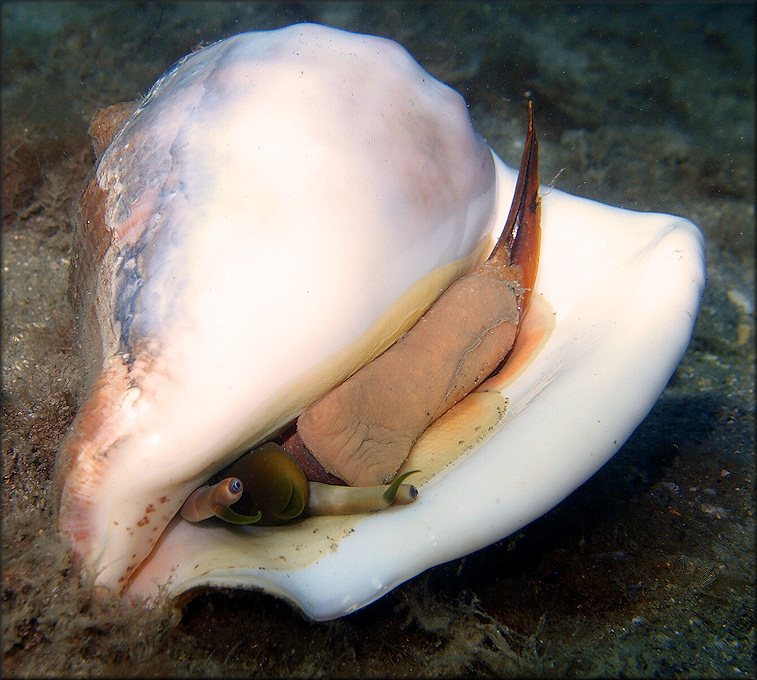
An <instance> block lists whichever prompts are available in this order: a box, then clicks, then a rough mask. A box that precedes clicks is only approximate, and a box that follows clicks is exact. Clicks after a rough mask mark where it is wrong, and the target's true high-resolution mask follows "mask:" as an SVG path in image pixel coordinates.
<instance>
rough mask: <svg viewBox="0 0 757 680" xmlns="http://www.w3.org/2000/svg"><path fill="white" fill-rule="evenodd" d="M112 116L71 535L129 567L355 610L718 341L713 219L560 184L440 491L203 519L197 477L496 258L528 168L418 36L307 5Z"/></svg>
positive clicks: (603, 449)
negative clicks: (402, 500) (712, 336)
mask: <svg viewBox="0 0 757 680" xmlns="http://www.w3.org/2000/svg"><path fill="white" fill-rule="evenodd" d="M92 133H93V138H94V140H95V146H96V150H97V151H98V162H97V164H96V167H95V169H94V171H93V175H92V178H91V182H90V184H89V186H88V188H87V189H86V192H85V194H84V196H83V198H82V203H81V215H80V224H79V227H78V232H77V234H76V239H75V244H74V258H73V264H74V267H73V276H72V291H73V294H74V298H75V302H76V304H77V308H78V310H79V315H80V320H81V323H82V345H83V349H84V351H85V352H86V355H87V358H88V361H89V366H90V382H89V385H90V387H89V393H88V397H87V399H86V401H85V403H84V405H83V406H82V408H81V410H80V412H79V413H78V415H77V417H76V419H75V421H74V423H73V425H72V428H71V431H70V432H69V434H68V435H67V437H66V439H65V441H64V443H63V445H62V447H61V450H60V452H59V457H58V464H57V467H56V483H57V490H58V494H59V525H60V528H61V531H62V532H63V534H64V535H66V536H67V537H68V539H69V540H70V541H71V543H72V545H73V549H74V551H75V552H76V554H77V555H78V556H79V558H80V560H81V562H82V564H83V566H84V567H85V568H87V569H90V570H92V571H93V572H94V573H95V574H96V582H97V583H98V584H101V585H103V586H106V587H108V588H111V589H113V590H116V591H119V592H123V593H128V594H130V595H134V596H138V597H155V596H156V595H158V594H159V593H160V592H161V591H163V592H167V593H168V594H169V595H172V596H174V595H177V594H180V593H183V592H186V591H188V590H190V589H193V588H197V587H205V586H229V587H256V588H262V589H264V590H266V591H267V592H270V593H273V594H276V595H279V596H282V597H285V598H287V599H288V600H290V601H292V602H293V603H295V604H296V605H297V606H299V607H300V608H301V609H303V611H305V612H306V613H307V614H308V615H309V616H311V617H313V618H317V619H327V618H333V617H336V616H341V615H343V614H345V613H348V612H350V611H354V610H355V609H357V608H359V607H362V606H364V605H366V604H367V603H369V602H371V601H373V600H375V599H376V598H378V597H380V596H381V595H383V594H385V593H386V592H388V591H389V590H390V589H392V588H393V587H395V586H397V585H398V584H399V583H402V582H403V581H405V580H407V579H409V578H411V577H412V576H414V575H415V574H418V573H419V572H421V571H423V570H424V569H426V568H428V567H430V566H433V565H435V564H440V563H441V562H444V561H447V560H450V559H453V558H455V557H459V556H461V555H464V554H466V553H468V552H471V551H474V550H477V549H479V548H481V547H483V546H486V545H488V544H490V543H492V542H494V541H496V540H499V539H500V538H503V537H505V536H507V535H509V534H510V533H512V532H513V531H516V530H517V529H519V528H520V527H522V526H524V525H525V524H527V523H528V522H530V521H532V520H533V519H535V518H536V517H538V516H539V515H540V514H542V513H544V512H546V511H547V510H549V509H550V508H552V507H553V506H554V505H556V504H557V503H559V502H560V501H561V500H562V499H563V498H565V497H566V496H567V495H568V494H569V493H571V492H572V491H573V490H575V489H576V488H577V487H578V486H579V485H580V484H582V483H583V482H584V481H586V479H588V478H589V477H590V476H591V475H592V474H594V473H595V472H596V471H597V470H598V469H599V467H601V466H602V465H603V464H604V463H605V462H606V461H607V460H608V459H609V458H610V457H611V456H612V455H613V454H614V453H615V452H616V451H617V450H618V449H619V448H620V446H622V444H623V442H624V441H625V440H626V438H627V437H628V436H629V435H630V434H631V432H632V431H633V429H634V428H635V427H636V426H637V425H638V424H639V422H641V420H642V419H643V418H644V417H645V415H646V414H647V413H648V411H649V409H650V408H651V407H652V405H653V404H654V402H655V401H656V400H657V398H658V396H659V395H660V393H661V392H662V390H663V388H664V386H665V384H666V382H667V381H668V379H669V378H670V376H671V374H672V372H673V371H674V370H675V367H676V365H677V363H678V361H679V360H680V357H681V355H682V354H683V352H684V350H685V349H686V346H687V345H688V342H689V339H690V337H691V330H692V327H693V323H694V319H695V317H696V312H697V309H698V305H699V300H700V297H701V293H702V288H703V285H704V250H703V239H702V236H701V233H700V232H699V230H698V229H697V228H696V226H695V225H693V224H692V223H691V222H689V221H687V220H684V219H682V218H677V217H673V216H670V215H662V214H643V213H636V212H631V211H626V210H620V209H617V208H612V207H610V206H606V205H602V204H600V203H596V202H593V201H589V200H585V199H580V198H576V197H573V196H569V195H567V194H564V193H562V192H560V191H558V190H554V189H550V190H546V191H545V190H544V189H543V188H542V191H541V192H540V193H541V197H542V199H541V211H542V236H541V245H540V248H539V257H540V261H539V269H538V276H537V278H536V280H535V282H534V284H533V290H532V293H531V301H530V305H529V308H528V311H527V312H526V313H525V316H524V317H523V318H522V319H521V325H520V329H519V331H518V338H517V341H516V342H515V346H514V347H513V350H512V352H511V354H510V356H509V358H508V361H507V363H506V364H505V365H504V367H503V368H502V370H501V371H499V372H498V373H497V374H496V375H494V376H493V377H490V378H488V379H486V380H484V381H483V384H481V385H480V386H479V387H478V388H477V389H476V390H475V391H473V392H472V393H471V394H469V395H468V396H467V397H466V398H465V399H463V400H462V401H460V402H459V403H458V404H456V405H455V406H453V407H452V408H451V409H449V410H448V411H447V412H446V413H445V414H444V415H442V416H441V417H440V418H439V419H438V420H437V421H436V422H434V423H433V424H432V425H431V426H430V427H429V428H428V429H427V430H426V431H425V432H424V433H423V435H422V436H421V437H420V439H419V440H418V441H417V442H416V443H415V445H414V446H413V448H412V450H411V452H410V455H409V457H408V459H407V460H406V461H405V463H404V464H403V465H402V466H401V467H400V469H399V471H398V473H397V474H398V475H400V476H401V475H404V474H406V473H407V472H409V471H411V470H420V472H418V473H416V474H415V475H413V477H412V478H411V479H412V480H413V482H414V484H416V485H417V486H418V488H419V498H418V500H417V501H415V502H414V503H411V504H409V505H406V506H405V507H401V508H390V509H388V510H385V511H382V512H377V513H371V514H361V515H352V516H336V517H310V518H308V519H305V520H302V521H300V522H296V523H293V524H291V523H290V524H284V525H281V526H274V527H259V526H257V525H252V526H232V525H226V524H223V523H222V522H221V521H220V520H217V519H215V518H210V519H207V520H204V521H200V522H188V521H186V520H185V519H184V518H182V517H181V515H180V514H179V510H180V508H181V507H182V504H183V503H184V502H185V500H186V499H187V498H188V497H189V496H190V495H191V494H193V493H194V492H195V491H196V490H197V489H199V488H201V487H203V485H205V484H206V483H207V482H208V481H209V480H211V478H213V476H214V475H215V474H216V473H218V472H219V471H221V470H222V469H224V468H226V467H227V466H229V465H230V464H231V463H232V462H233V461H234V460H236V459H237V458H238V457H239V456H240V454H242V453H244V452H245V451H246V450H248V449H249V448H251V447H256V446H258V445H259V444H261V443H264V442H267V441H268V440H270V439H272V438H273V437H275V436H277V435H279V434H280V433H281V432H282V431H283V430H284V429H285V428H286V427H287V426H288V425H289V424H290V423H292V422H293V421H294V420H295V418H297V416H298V415H299V414H300V413H301V412H303V410H305V409H306V408H307V407H309V406H310V405H312V404H314V403H315V402H316V401H317V400H318V399H319V398H320V397H322V396H323V395H325V394H326V393H328V392H329V391H330V390H331V389H332V388H333V387H334V386H336V385H338V384H340V383H342V381H344V380H345V379H346V378H347V377H348V376H350V375H352V374H353V373H354V372H355V371H357V370H358V369H359V368H360V367H362V366H364V365H365V364H367V363H368V362H370V361H371V360H372V359H373V358H375V357H377V356H378V355H380V354H381V353H382V352H383V351H384V350H385V349H386V348H387V347H389V346H390V345H392V343H393V342H394V341H396V340H397V339H398V338H399V337H401V336H402V335H403V334H404V333H405V332H406V331H407V330H408V329H409V328H411V327H412V326H413V325H414V324H415V322H416V321H417V320H418V319H419V318H420V317H421V315H423V314H424V312H425V311H426V310H427V309H428V308H429V307H430V306H431V304H432V303H433V302H434V300H436V299H437V298H438V297H439V296H440V294H441V293H442V291H444V290H445V289H446V288H447V287H448V286H449V285H450V284H451V283H452V282H453V281H455V280H457V279H458V278H460V277H461V276H462V275H463V274H465V273H466V272H468V271H470V270H471V269H472V268H473V267H474V266H476V265H477V264H478V263H480V262H482V261H483V260H484V259H485V258H486V257H487V255H488V254H489V252H490V251H491V250H492V247H493V246H494V244H495V242H496V241H497V239H498V238H499V236H500V232H501V231H502V228H503V225H505V223H506V221H507V217H508V212H509V209H510V206H511V202H512V200H513V194H514V189H515V185H516V175H517V173H516V172H515V171H514V170H512V169H510V168H508V167H507V166H505V165H504V164H503V163H502V161H501V160H500V159H499V158H498V157H497V156H496V154H494V152H493V151H492V150H491V149H489V147H488V145H487V144H486V143H485V141H484V140H483V139H482V138H481V137H480V136H479V135H478V134H477V133H476V132H475V130H474V129H473V127H472V125H471V122H470V118H469V116H468V112H467V109H466V106H465V102H464V101H463V99H462V98H461V97H460V96H459V95H458V94H457V93H455V92H454V91H452V90H451V89H450V88H448V87H446V86H445V85H443V84H442V83H440V82H438V81H436V80H435V79H434V78H432V77H431V76H430V75H429V74H428V73H426V72H425V71H424V70H423V69H422V68H421V67H420V66H419V65H418V64H417V63H416V62H415V61H414V60H413V59H412V58H411V57H410V56H409V54H408V53H407V52H406V51H405V50H404V49H403V48H402V47H400V46H399V45H397V44H396V43H394V42H392V41H389V40H385V39H381V38H376V37H371V36H364V35H355V34H351V33H346V32H344V31H339V30H336V29H332V28H327V27H323V26H315V25H308V24H305V25H295V26H290V27H287V28H284V29H280V30H277V31H270V32H257V33H247V34H242V35H238V36H234V37H232V38H228V39H226V40H224V41H221V42H219V43H216V44H215V45H211V46H209V47H206V48H203V49H202V50H200V51H198V52H195V53H194V54H191V55H189V56H187V57H186V58H185V59H183V60H182V61H180V62H179V63H178V64H177V65H176V66H174V67H173V68H172V69H171V70H170V71H169V72H168V73H166V74H165V75H164V76H163V77H162V78H161V79H160V80H159V81H158V82H157V83H156V84H155V86H154V87H153V88H152V90H151V91H150V92H149V93H148V95H147V96H146V97H145V98H144V99H143V100H142V101H141V102H139V104H138V105H137V106H136V108H134V107H133V106H131V107H130V106H129V105H124V106H120V107H119V108H116V109H111V110H110V111H109V112H107V113H106V114H104V115H103V116H101V117H100V118H98V119H96V120H95V121H94V122H93V126H92ZM235 488H236V486H235V485H233V484H230V485H229V486H228V487H227V488H226V489H221V492H223V493H226V495H227V497H229V496H228V494H232V496H231V497H233V493H234V489H235Z"/></svg>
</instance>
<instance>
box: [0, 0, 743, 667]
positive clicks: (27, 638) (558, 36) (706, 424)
mask: <svg viewBox="0 0 757 680" xmlns="http://www.w3.org/2000/svg"><path fill="white" fill-rule="evenodd" d="M301 21H315V22H319V23H324V24H328V25H331V26H335V27H338V28H343V29H347V30H351V31H357V32H365V33H373V34H376V35H382V36H386V37H389V38H392V39H395V40H398V41H399V42H400V43H402V44H403V45H404V46H405V47H406V48H407V49H408V50H409V51H410V52H411V53H412V54H413V56H414V57H415V58H416V59H417V60H418V61H419V62H420V63H421V65H422V66H424V67H425V68H426V69H427V70H428V71H430V72H431V73H432V74H433V75H434V76H436V77H437V78H438V79H440V80H442V81H444V82H446V83H447V84H449V85H450V86H452V87H454V88H455V89H457V90H458V91H459V92H460V93H461V94H462V95H463V96H464V97H465V99H466V101H467V102H468V105H469V107H470V112H471V117H472V119H473V122H474V125H475V126H476V128H477V129H478V130H479V131H480V132H481V133H482V134H483V135H484V136H485V137H486V139H487V141H488V142H489V144H490V145H491V146H492V147H493V148H494V149H495V150H496V151H497V153H498V154H499V155H500V156H501V157H502V159H503V160H504V161H505V162H506V163H508V164H509V165H511V166H515V167H517V166H518V164H519V161H520V154H521V151H522V143H523V134H524V132H523V131H524V130H525V128H526V121H525V118H526V111H527V108H526V102H527V101H528V100H529V99H530V100H532V101H533V102H534V108H535V111H536V115H537V125H538V129H539V135H540V147H541V179H542V182H543V184H545V185H550V186H554V187H557V188H559V189H562V190H564V191H567V192H570V193H573V194H576V195H579V196H585V197H587V198H591V199H594V200H598V201H603V202H605V203H609V204H612V205H616V206H621V207H625V208H630V209H633V210H643V211H654V212H665V213H672V214H676V215H682V216H684V217H686V218H688V219H690V220H692V221H693V222H695V223H696V224H697V225H698V226H699V227H700V228H701V229H702V231H703V233H704V235H705V238H706V241H707V277H708V282H707V287H706V289H705V292H704V298H703V301H702V306H701V309H700V312H699V316H698V319H697V322H696V326H695V328H694V335H693V338H692V342H691V345H690V347H689V349H688V351H687V352H686V354H685V355H684V357H683V360H682V362H681V364H680V365H679V367H678V369H677V370H676V372H675V374H674V375H673V377H672V378H671V381H670V383H669V385H668V387H667V388H666V390H665V392H664V393H663V395H662V396H661V398H660V400H659V401H658V402H657V404H656V405H655V407H654V408H653V409H652V411H651V413H650V414H649V416H648V417H647V418H646V419H645V420H644V422H643V423H642V424H641V425H640V426H639V427H638V429H637V430H636V432H635V433H634V434H633V435H632V437H631V438H630V439H629V441H628V442H627V443H626V444H625V446H624V447H623V448H622V449H621V450H620V451H619V453H618V454H617V455H616V456H615V457H614V458H613V459H612V460H611V461H610V462H609V463H608V464H607V465H605V467H604V468H602V470H600V472H599V473H598V474H597V475H595V476H594V477H593V478H592V479H590V480H589V481H588V482H587V483H586V484H584V485H583V486H582V487H581V488H579V489H578V490H577V491H575V492H574V493H573V494H572V495H571V496H570V497H569V498H568V499H566V500H565V501H564V502H563V503H562V504H560V505H559V506H558V507H557V508H555V509H554V510H553V511H551V512H550V513H548V514H547V515H545V516H544V517H542V518H540V519H539V520H537V521H535V522H533V523H532V524H531V525H529V526H527V527H525V528H524V529H523V530H521V531H519V532H517V533H516V534H515V535H513V536H510V537H509V538H507V539H505V540H503V541H500V542H499V543H497V544H495V545H493V546H490V547H489V548H486V549H484V550H481V551H478V552H476V553H474V554H472V555H469V556H467V557H464V558H461V559H459V560H455V561H453V562H450V563H448V564H444V565H441V566H439V567H436V568H434V569H431V570H429V571H427V572H425V573H423V574H421V575H419V576H417V577H416V578H414V579H411V580H410V581H408V582H407V583H405V584H403V585H402V586H400V587H398V588H396V589H395V590H394V591H392V592H391V593H389V594H388V595H386V596H385V597H383V598H382V599H380V600H379V601H377V602H376V603H374V604H372V605H369V606H368V607H366V608H364V609H362V610H360V611H359V612H357V613H355V614H352V615H350V616H347V617H345V618H343V619H339V620H336V621H332V622H327V623H313V622H310V621H307V620H305V619H304V618H303V617H302V616H301V615H300V614H299V613H298V612H297V611H296V610H295V609H293V608H292V607H291V606H290V605H288V604H287V603H285V602H283V601H279V600H276V599H274V598H273V597H270V596H267V595H264V594H261V593H257V592H241V591H237V592H229V591H225V592H218V591H216V592H208V593H204V594H200V595H198V596H197V597H195V598H194V599H191V600H187V601H185V602H183V603H182V604H183V608H182V609H181V610H172V609H169V608H160V607H159V608H155V609H151V610H144V609H137V610H135V609H127V608H124V607H121V606H120V604H119V602H118V601H117V599H116V598H109V597H105V598H103V599H101V600H94V599H93V598H92V592H91V590H90V585H89V584H88V583H87V582H86V581H84V580H83V579H81V578H80V576H79V574H78V572H77V571H76V570H75V569H74V568H73V565H72V564H71V561H70V557H69V556H68V555H67V554H66V553H65V551H64V550H63V549H62V547H61V545H60V543H59V541H58V538H57V533H56V531H55V527H54V520H53V516H52V507H51V498H50V497H49V495H48V487H49V484H50V478H51V472H52V466H53V461H54V458H55V452H56V449H57V447H58V444H59V442H60V440H61V438H62V436H63V434H64V433H65V431H66V429H67V427H68V425H69V424H70V422H71V420H72V418H73V416H74V414H75V411H76V407H77V403H78V399H80V397H81V396H82V395H81V394H80V390H81V374H82V366H81V364H80V361H79V359H78V356H77V348H76V332H75V327H74V317H73V310H72V309H71V307H70V306H69V303H68V301H67V299H66V286H67V281H68V264H69V254H68V250H69V247H70V242H71V234H72V229H73V224H74V220H75V215H76V200H77V198H78V195H79V193H80V191H81V188H82V185H83V182H84V178H85V176H86V173H87V171H88V170H89V168H90V167H91V165H92V163H93V161H94V153H93V151H92V148H91V144H90V142H89V139H88V137H87V134H86V131H87V127H88V125H89V121H90V119H91V117H92V115H93V114H94V112H95V111H96V110H98V109H99V108H102V107H104V106H107V105H109V104H112V103H115V102H119V101H127V100H133V99H135V98H138V97H140V96H142V95H144V94H146V92H147V91H148V90H149V88H150V86H151V85H152V84H153V83H154V81H155V80H156V79H157V78H158V77H159V76H160V75H161V74H162V73H163V72H164V71H165V70H166V69H167V68H168V67H169V66H170V65H171V64H172V63H174V62H175V61H176V60H178V59H179V58H181V57H182V56H184V55H185V54H187V53H188V52H190V51H191V50H192V49H194V48H196V47H197V46H199V45H201V44H207V43H210V42H213V41H215V40H218V39H221V38H224V37H227V36H230V35H234V34H236V33H240V32H243V31H248V30H263V29H272V28H279V27H281V26H285V25H289V24H292V23H297V22H301ZM754 30H755V5H754V4H753V3H743V4H740V3H692V4H686V3H681V4H679V3H676V4H668V3H660V4H657V3H649V4H602V3H590V4H582V5H577V4H576V5H574V4H567V3H560V4H552V3H484V2H471V3H443V2H439V3H436V2H435V3H402V2H391V3H389V2H387V3H385V2H356V3H352V2H337V3H328V2H325V3H320V2H319V3H299V2H262V3H246V2H233V3H232V2H228V3H227V2H207V3H203V2H170V3H158V2H140V3H129V2H97V3H75V2H4V3H3V4H2V43H1V44H2V79H3V80H2V129H1V131H2V166H3V184H2V191H3V194H2V208H3V229H2V336H1V339H0V341H1V342H2V389H3V393H2V400H3V414H2V418H3V420H2V453H3V497H2V503H3V505H2V519H3V521H2V538H3V544H2V569H3V604H2V606H3V609H2V626H3V633H2V645H3V668H2V670H3V674H4V675H5V676H16V677H39V676H60V675H65V676H74V675H77V676H91V675H109V676H140V677H147V676H171V675H175V676H188V675H193V676H194V675H196V676H201V675H208V676H224V677H236V676H251V675H252V676H254V675H263V676H311V677H312V676H316V677H317V676H328V677H334V676H344V677H355V676H356V675H358V674H359V675H360V676H380V677H387V676H388V677H407V676H424V677H425V676H459V675H471V674H476V675H479V674H480V675H495V676H523V675H529V676H545V677H564V676H570V677H592V676H610V675H613V676H618V675H622V676H626V677H649V676H658V677H725V676H734V677H737V676H742V675H743V676H748V677H754V676H755V674H756V673H757V668H756V666H755V597H754V596H755V591H754V585H755V547H754V544H755V516H754V511H755V501H754V491H755V489H754V471H755V465H754V463H755V459H754V454H755V425H754V416H755V413H754V411H755V396H754V386H755V385H754V379H755V349H754V347H755V337H754V292H755V291H754V249H755V157H754V154H755V140H754V131H755V98H754V95H755V44H754ZM576 408H580V404H577V405H576Z"/></svg>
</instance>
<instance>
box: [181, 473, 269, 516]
mask: <svg viewBox="0 0 757 680" xmlns="http://www.w3.org/2000/svg"><path fill="white" fill-rule="evenodd" d="M243 491H244V485H243V484H242V480H241V479H238V478H237V477H227V478H226V479H223V480H221V481H220V482H218V483H217V484H213V485H212V486H208V485H205V486H201V487H200V488H199V489H196V490H195V491H193V492H192V494H191V495H190V496H189V498H187V500H186V501H184V505H182V506H181V516H182V517H183V518H184V519H185V520H187V522H202V521H203V520H204V519H208V518H210V517H213V516H214V515H215V516H217V517H220V516H221V515H220V514H219V513H222V512H224V511H225V510H227V509H228V507H229V506H230V505H232V504H233V503H236V502H237V501H238V500H239V499H240V498H241V497H242V493H243ZM258 519H259V518H258Z"/></svg>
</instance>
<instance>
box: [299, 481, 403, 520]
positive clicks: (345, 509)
mask: <svg viewBox="0 0 757 680" xmlns="http://www.w3.org/2000/svg"><path fill="white" fill-rule="evenodd" d="M414 472H418V470H411V471H410V472H406V473H405V474H403V475H400V476H399V477H397V479H395V480H394V481H393V482H392V483H391V484H390V485H388V486H336V485H334V484H322V483H321V482H310V484H309V485H308V486H309V487H310V499H309V501H308V506H307V510H308V512H309V514H311V515H351V514H357V513H361V512H373V511H374V510H385V509H386V508H389V507H391V506H392V505H408V504H409V503H412V502H413V501H415V499H416V498H418V489H416V488H415V487H414V486H413V485H412V484H403V483H402V482H403V481H404V480H405V478H406V477H407V476H408V475H412V474H413V473H414Z"/></svg>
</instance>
